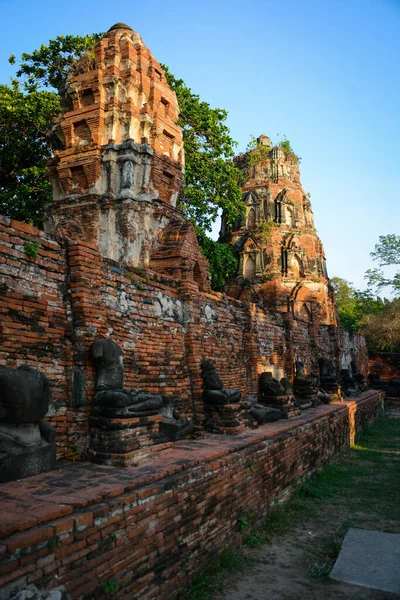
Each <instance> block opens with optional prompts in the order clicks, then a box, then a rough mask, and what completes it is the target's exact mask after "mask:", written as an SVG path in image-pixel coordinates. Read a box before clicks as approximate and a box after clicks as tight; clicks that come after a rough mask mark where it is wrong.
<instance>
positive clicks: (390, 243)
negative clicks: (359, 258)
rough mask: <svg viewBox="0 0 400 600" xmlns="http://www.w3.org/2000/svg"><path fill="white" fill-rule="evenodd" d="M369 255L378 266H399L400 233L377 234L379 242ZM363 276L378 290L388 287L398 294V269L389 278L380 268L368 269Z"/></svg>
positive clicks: (399, 286) (399, 273) (399, 272)
mask: <svg viewBox="0 0 400 600" xmlns="http://www.w3.org/2000/svg"><path fill="white" fill-rule="evenodd" d="M371 256H372V258H373V260H376V261H377V262H378V264H379V266H380V267H400V235H396V234H394V233H390V234H388V235H381V236H379V242H378V244H376V246H375V250H374V251H373V252H371ZM365 278H366V279H367V281H368V284H369V285H370V286H371V287H372V288H374V289H376V290H380V289H382V288H384V287H389V288H392V290H393V292H394V294H395V295H396V296H400V270H399V271H397V272H396V273H395V274H394V276H393V277H392V278H390V277H388V276H387V275H385V271H384V270H383V269H382V268H380V269H368V271H367V272H366V274H365Z"/></svg>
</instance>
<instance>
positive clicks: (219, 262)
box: [195, 227, 239, 290]
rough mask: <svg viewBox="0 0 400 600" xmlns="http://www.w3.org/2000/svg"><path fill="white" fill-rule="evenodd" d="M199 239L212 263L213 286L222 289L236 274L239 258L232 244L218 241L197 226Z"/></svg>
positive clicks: (214, 288)
mask: <svg viewBox="0 0 400 600" xmlns="http://www.w3.org/2000/svg"><path fill="white" fill-rule="evenodd" d="M195 229H196V233H197V239H198V241H199V245H200V249H201V251H202V253H203V254H204V256H205V257H206V258H208V262H209V265H210V277H211V287H212V289H213V290H221V289H222V288H223V286H224V284H225V283H226V282H227V280H228V279H229V278H230V277H233V276H234V275H236V273H237V270H238V264H239V260H238V258H237V256H235V254H234V253H233V249H232V245H231V244H227V243H224V242H216V241H214V240H212V239H210V238H209V237H208V235H206V234H205V233H204V231H202V230H201V229H200V228H198V227H196V228H195Z"/></svg>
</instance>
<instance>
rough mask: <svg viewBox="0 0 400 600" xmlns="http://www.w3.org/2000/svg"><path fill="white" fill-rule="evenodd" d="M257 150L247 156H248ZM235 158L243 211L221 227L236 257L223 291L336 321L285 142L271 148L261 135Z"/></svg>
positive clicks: (310, 318) (295, 169)
mask: <svg viewBox="0 0 400 600" xmlns="http://www.w3.org/2000/svg"><path fill="white" fill-rule="evenodd" d="M260 146H261V152H260ZM257 148H258V150H257ZM289 148H290V147H289ZM257 152H258V154H257V155H255V156H254V155H253V160H251V156H250V154H251V153H257ZM257 156H258V157H259V158H257ZM235 160H236V164H237V166H238V167H239V168H241V169H242V170H243V171H244V173H245V176H246V180H245V183H244V185H243V201H244V203H245V205H246V215H245V218H244V219H243V220H242V221H241V222H238V223H237V224H236V225H235V226H234V227H233V228H232V230H231V231H230V232H227V231H224V227H223V231H222V235H224V236H226V235H227V234H229V235H230V238H231V241H232V244H233V245H234V247H235V250H236V251H237V252H238V254H239V256H240V263H239V272H238V276H237V278H236V280H235V281H233V282H231V283H230V285H229V286H228V287H227V293H228V295H230V296H233V297H235V298H240V299H241V300H250V301H253V302H254V301H255V302H257V303H262V304H263V305H264V306H265V307H266V308H268V309H270V310H277V311H280V312H286V313H289V314H292V315H293V317H296V318H299V319H301V320H304V321H307V322H314V323H319V324H324V325H337V324H338V321H337V312H336V306H335V301H334V297H333V293H332V291H331V290H330V288H329V280H328V275H327V270H326V261H325V254H324V249H323V246H322V243H321V240H320V239H319V237H318V235H317V232H316V229H315V227H314V218H313V212H312V208H311V203H310V199H309V197H308V196H307V195H306V193H305V192H304V190H303V188H302V185H301V182H300V170H299V159H298V157H297V156H296V155H295V154H294V153H292V151H291V150H290V149H288V147H287V145H286V146H285V145H283V146H281V145H278V146H274V147H273V146H272V144H271V140H270V138H269V137H267V136H266V135H261V136H260V137H259V138H258V140H257V147H256V149H255V150H251V151H250V153H247V154H245V155H243V156H238V157H236V159H235Z"/></svg>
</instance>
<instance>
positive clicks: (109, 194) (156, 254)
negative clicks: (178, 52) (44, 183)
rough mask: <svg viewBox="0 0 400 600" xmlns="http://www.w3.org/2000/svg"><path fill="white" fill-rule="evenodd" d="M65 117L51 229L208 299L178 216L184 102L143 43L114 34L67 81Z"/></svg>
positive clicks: (197, 256) (129, 33)
mask: <svg viewBox="0 0 400 600" xmlns="http://www.w3.org/2000/svg"><path fill="white" fill-rule="evenodd" d="M63 108H64V115H63V117H62V118H61V119H60V120H59V122H58V124H57V126H56V128H55V134H56V136H57V137H58V139H59V142H60V148H61V149H60V150H58V151H56V152H55V155H54V158H52V159H51V160H50V161H49V176H50V179H51V181H52V184H53V203H52V204H51V205H49V206H48V207H47V211H46V218H45V229H46V230H47V231H48V232H49V233H52V234H54V233H59V234H60V235H61V236H62V237H67V238H69V239H81V240H84V241H87V242H89V243H91V244H93V245H95V246H97V247H98V248H99V252H100V254H101V255H102V256H103V257H105V258H110V259H113V260H115V261H118V262H119V263H125V264H127V265H130V266H140V267H149V266H150V267H151V268H153V269H155V270H158V271H160V272H163V273H165V274H167V275H170V276H174V277H177V278H179V279H187V280H193V281H195V282H196V283H197V284H198V285H200V287H202V288H204V289H209V282H208V265H207V261H206V259H205V258H204V256H203V255H202V254H201V253H200V251H199V248H198V245H197V240H196V236H195V234H194V231H193V228H192V226H191V225H190V224H189V223H187V222H186V220H185V219H184V217H183V215H182V213H181V211H180V210H179V209H177V208H176V204H177V199H178V196H179V192H180V190H181V187H182V184H183V171H184V154H183V141H182V130H181V128H180V127H179V126H178V124H177V122H178V116H179V110H178V103H177V99H176V94H175V92H174V91H173V90H171V88H170V87H169V85H168V83H167V80H166V77H165V75H164V72H163V70H162V67H161V66H160V64H159V63H158V62H157V61H156V60H155V59H154V57H153V56H152V54H151V52H150V50H149V49H148V48H146V46H145V45H144V44H143V41H142V38H141V37H140V35H139V34H137V33H136V32H134V31H133V30H132V29H131V28H130V27H129V26H128V25H125V24H124V23H117V24H116V25H114V26H113V27H111V29H110V30H109V31H108V32H107V33H106V35H105V36H104V38H103V39H101V40H100V41H99V42H97V43H96V44H95V46H94V47H93V49H92V50H89V51H87V52H85V54H84V55H83V56H82V58H81V59H80V60H79V62H78V63H77V67H76V69H75V71H74V73H73V74H71V75H70V76H69V78H68V80H67V86H66V93H65V97H64V98H63ZM172 232H174V244H173V248H172V250H171V235H172ZM185 240H186V241H189V242H190V244H191V246H193V244H194V245H195V249H194V250H193V248H192V251H191V256H189V253H188V252H187V251H186V249H185V246H187V245H188V244H187V243H186V242H185ZM168 249H169V251H168ZM185 253H186V254H187V256H185Z"/></svg>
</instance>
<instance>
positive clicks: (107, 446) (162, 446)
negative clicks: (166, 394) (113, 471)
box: [89, 413, 172, 467]
mask: <svg viewBox="0 0 400 600" xmlns="http://www.w3.org/2000/svg"><path fill="white" fill-rule="evenodd" d="M162 418H163V415H162V414H161V413H159V414H156V415H150V416H143V417H131V418H130V419H129V418H121V419H117V418H114V419H112V418H108V417H89V428H90V436H91V438H90V439H91V443H90V449H89V453H90V455H91V458H92V460H93V462H95V463H97V464H101V465H113V466H117V467H129V466H137V465H139V464H143V463H144V462H146V460H148V459H149V458H150V457H152V456H154V452H161V451H163V450H166V449H167V448H168V449H169V448H171V447H172V442H168V443H159V441H160V440H159V437H160V423H161V421H162Z"/></svg>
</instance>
